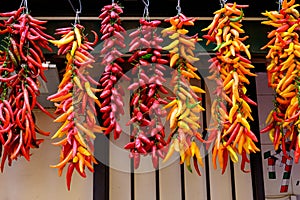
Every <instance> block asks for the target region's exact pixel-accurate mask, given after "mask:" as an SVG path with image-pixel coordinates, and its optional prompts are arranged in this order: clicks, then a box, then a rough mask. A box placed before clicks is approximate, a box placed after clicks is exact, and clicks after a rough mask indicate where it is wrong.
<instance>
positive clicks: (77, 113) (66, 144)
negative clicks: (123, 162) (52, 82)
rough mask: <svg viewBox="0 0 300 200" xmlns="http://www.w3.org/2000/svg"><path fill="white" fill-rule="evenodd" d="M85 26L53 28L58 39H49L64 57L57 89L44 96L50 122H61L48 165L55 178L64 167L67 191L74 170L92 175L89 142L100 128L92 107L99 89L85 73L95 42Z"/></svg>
mask: <svg viewBox="0 0 300 200" xmlns="http://www.w3.org/2000/svg"><path fill="white" fill-rule="evenodd" d="M84 30H85V27H84V26H82V25H80V24H75V25H73V26H71V27H66V28H58V29H56V33H55V34H56V35H61V39H59V40H49V41H50V42H51V43H53V44H54V45H55V46H57V47H58V48H59V50H58V54H64V55H66V60H67V62H66V70H65V73H64V75H63V78H62V80H61V82H60V84H59V86H58V91H57V92H56V93H55V94H52V95H50V96H49V97H48V100H50V101H52V102H54V105H55V106H56V111H55V114H57V115H59V116H58V117H57V118H56V119H55V120H54V122H60V123H62V126H61V127H60V128H59V129H58V130H57V132H56V133H55V134H54V135H53V136H52V139H54V138H61V137H63V139H62V140H60V141H58V142H55V143H53V145H56V146H61V147H62V148H61V153H60V162H59V163H58V164H57V165H51V166H50V167H52V168H58V170H59V171H58V173H59V176H61V174H62V171H63V169H64V168H65V167H66V165H68V170H67V173H66V181H67V188H68V190H70V184H71V178H72V174H73V171H74V169H76V170H77V172H78V173H79V174H80V175H81V176H82V177H84V178H85V177H86V173H85V168H86V167H87V168H88V169H89V171H91V172H94V168H93V164H94V163H95V164H96V163H97V162H96V160H95V158H94V155H93V152H94V148H93V143H92V142H93V140H94V139H95V138H96V136H95V134H94V133H95V132H102V131H103V130H102V128H101V127H100V126H98V125H97V123H96V122H97V120H96V115H97V111H96V108H95V104H97V105H98V106H100V102H99V100H98V98H97V97H96V95H95V93H96V92H99V89H96V88H95V87H92V86H91V85H96V86H97V85H98V84H99V83H98V82H97V81H95V80H94V79H93V78H92V77H91V76H90V74H89V69H91V68H93V66H92V63H94V62H95V60H94V57H93V55H92V54H91V53H89V51H91V50H93V47H92V46H94V45H95V44H96V43H97V40H98V36H97V34H96V33H95V32H94V31H92V32H93V33H94V35H95V41H94V42H89V41H88V39H87V37H86V35H85V33H84Z"/></svg>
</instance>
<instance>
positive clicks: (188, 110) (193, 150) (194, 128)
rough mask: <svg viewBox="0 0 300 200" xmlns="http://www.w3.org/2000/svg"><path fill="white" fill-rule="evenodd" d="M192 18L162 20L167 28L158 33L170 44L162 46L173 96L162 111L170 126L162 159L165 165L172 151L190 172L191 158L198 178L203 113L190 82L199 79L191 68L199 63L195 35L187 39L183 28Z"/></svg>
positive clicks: (190, 24)
mask: <svg viewBox="0 0 300 200" xmlns="http://www.w3.org/2000/svg"><path fill="white" fill-rule="evenodd" d="M195 20H196V18H192V17H190V18H189V17H186V16H185V15H184V14H182V13H180V14H179V15H177V16H174V17H171V18H168V19H166V20H165V21H167V22H169V23H170V24H171V26H170V27H168V28H165V29H164V30H162V35H163V36H164V37H167V36H168V37H169V38H170V39H171V43H170V44H169V45H167V46H165V47H163V49H164V50H167V51H168V52H169V55H170V63H169V66H170V67H171V68H172V69H174V71H173V72H172V80H171V85H172V88H173V93H174V94H175V97H174V98H173V100H172V101H171V102H169V103H168V104H167V105H166V106H165V107H164V109H168V108H170V110H169V113H168V116H167V120H168V121H169V123H170V129H171V134H170V137H169V140H168V141H169V142H170V143H171V144H170V146H169V150H168V153H167V155H166V157H165V159H164V162H166V161H167V160H168V159H169V158H170V156H171V155H172V154H173V152H174V151H176V152H179V155H180V163H181V164H183V163H185V164H186V167H187V169H188V170H189V171H190V172H192V167H191V159H192V160H193V164H194V168H195V170H196V172H197V173H198V174H199V175H200V171H199V168H198V163H199V164H200V165H202V166H203V162H202V156H201V154H200V147H199V140H200V141H201V142H202V141H203V139H202V135H201V134H200V133H199V129H200V128H201V126H200V122H199V121H200V112H202V111H204V108H203V107H202V106H201V98H200V97H199V96H198V94H196V93H199V94H201V93H205V91H204V90H202V89H201V88H200V87H197V86H193V85H191V82H190V80H192V79H195V80H200V77H199V75H198V74H197V68H196V67H195V66H194V65H193V64H194V63H195V62H197V61H198V60H199V58H198V57H196V56H195V55H194V50H195V48H196V44H197V42H198V41H199V40H200V39H198V35H197V34H195V35H193V36H188V35H187V33H188V32H189V31H188V30H187V29H185V28H184V27H186V26H193V25H194V21H195Z"/></svg>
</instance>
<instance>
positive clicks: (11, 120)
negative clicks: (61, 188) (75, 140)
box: [0, 7, 53, 171]
mask: <svg viewBox="0 0 300 200" xmlns="http://www.w3.org/2000/svg"><path fill="white" fill-rule="evenodd" d="M0 16H1V17H5V18H7V19H5V20H3V21H2V22H1V23H0V34H1V35H2V36H3V40H2V41H1V43H2V47H3V51H2V52H1V60H0V82H1V83H0V98H1V99H0V133H1V134H0V141H1V144H2V145H3V153H2V161H1V165H0V166H1V171H3V169H4V164H5V161H6V160H8V165H9V166H10V165H11V164H12V160H17V158H18V157H20V156H24V157H25V159H27V160H28V161H29V160H30V156H31V153H30V150H31V148H38V147H39V145H40V143H42V142H43V139H37V133H39V134H42V135H45V136H48V135H49V134H50V133H49V132H45V131H43V130H41V129H39V127H37V125H36V123H35V118H34V114H33V109H34V108H35V107H38V108H39V109H41V110H42V111H44V112H45V113H46V114H48V115H49V116H50V117H53V116H52V115H51V114H50V113H49V112H47V111H46V110H45V109H44V108H43V107H42V105H40V104H39V102H37V96H39V95H40V90H39V84H40V83H39V81H38V77H41V78H42V79H43V80H44V81H46V77H45V76H44V68H43V66H42V62H44V61H45V57H44V55H43V52H42V48H44V49H46V50H49V51H51V50H52V49H51V48H50V47H49V45H48V44H49V43H48V41H47V40H48V39H51V38H52V37H51V36H49V35H47V34H46V33H44V31H45V29H46V28H45V27H44V24H45V23H46V21H41V20H37V19H35V18H33V17H32V16H31V15H30V14H29V13H28V11H27V9H25V8H24V7H20V8H19V9H18V10H15V11H11V12H6V13H0Z"/></svg>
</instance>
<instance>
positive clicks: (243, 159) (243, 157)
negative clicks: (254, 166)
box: [241, 149, 250, 173]
mask: <svg viewBox="0 0 300 200" xmlns="http://www.w3.org/2000/svg"><path fill="white" fill-rule="evenodd" d="M246 162H247V163H249V162H250V160H249V159H248V158H247V154H246V151H245V149H243V151H242V162H241V170H242V171H243V172H245V173H249V172H250V170H245V165H246Z"/></svg>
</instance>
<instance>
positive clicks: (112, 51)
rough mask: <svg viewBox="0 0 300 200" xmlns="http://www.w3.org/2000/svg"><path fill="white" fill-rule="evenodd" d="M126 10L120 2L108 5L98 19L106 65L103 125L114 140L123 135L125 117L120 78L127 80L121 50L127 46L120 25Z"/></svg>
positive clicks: (101, 95)
mask: <svg viewBox="0 0 300 200" xmlns="http://www.w3.org/2000/svg"><path fill="white" fill-rule="evenodd" d="M122 13H123V9H122V7H121V6H120V5H118V4H117V3H113V4H111V5H106V6H104V7H103V8H102V9H101V14H100V15H99V18H100V19H101V20H102V21H101V28H100V33H101V34H102V36H101V40H102V41H103V48H102V49H101V52H100V54H101V57H102V62H101V64H102V65H103V66H104V72H103V73H102V76H101V78H100V80H99V83H100V86H99V88H100V89H101V91H100V92H99V96H98V97H99V100H100V101H101V108H100V113H101V118H102V120H101V121H100V125H101V126H103V127H105V128H106V130H105V131H104V134H105V135H108V134H110V133H111V132H113V134H114V138H115V139H118V138H119V137H120V134H121V133H122V128H121V125H120V124H119V118H120V116H121V115H123V114H124V109H123V106H124V102H123V96H124V90H123V87H122V85H121V84H120V82H121V79H126V80H128V77H127V76H126V75H125V74H124V72H123V68H122V65H121V64H122V63H124V59H123V58H122V56H123V54H122V53H121V52H120V50H119V49H124V48H125V47H126V45H125V43H124V39H125V37H124V36H125V35H124V34H125V30H124V28H123V27H122V26H121V19H120V16H119V15H120V14H122Z"/></svg>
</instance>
